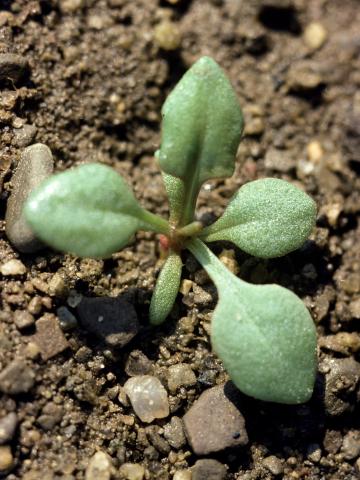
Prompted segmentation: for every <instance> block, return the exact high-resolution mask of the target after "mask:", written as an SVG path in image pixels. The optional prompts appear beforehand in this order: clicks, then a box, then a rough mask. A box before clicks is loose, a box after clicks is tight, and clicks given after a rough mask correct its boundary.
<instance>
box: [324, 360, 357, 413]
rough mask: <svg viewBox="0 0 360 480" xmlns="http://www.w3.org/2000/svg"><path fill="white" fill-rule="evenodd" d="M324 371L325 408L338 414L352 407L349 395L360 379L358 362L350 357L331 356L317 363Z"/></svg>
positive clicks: (327, 411) (328, 411)
mask: <svg viewBox="0 0 360 480" xmlns="http://www.w3.org/2000/svg"><path fill="white" fill-rule="evenodd" d="M319 370H320V372H325V374H326V376H325V398H324V403H325V410H326V413H327V414H328V415H331V416H338V415H341V414H343V413H344V412H346V411H348V410H349V409H351V408H352V400H351V396H352V393H353V392H354V390H355V389H356V387H357V385H358V383H359V379H360V363H358V362H356V361H355V360H354V359H353V358H352V357H350V358H331V359H326V360H324V361H323V362H322V363H321V364H320V365H319Z"/></svg>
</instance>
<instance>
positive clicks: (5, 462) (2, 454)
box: [0, 445, 14, 473]
mask: <svg viewBox="0 0 360 480" xmlns="http://www.w3.org/2000/svg"><path fill="white" fill-rule="evenodd" d="M13 466H14V457H13V455H12V453H11V448H10V447H9V446H8V445H3V446H2V447H0V473H1V472H6V471H8V470H10V469H11V468H12V467H13Z"/></svg>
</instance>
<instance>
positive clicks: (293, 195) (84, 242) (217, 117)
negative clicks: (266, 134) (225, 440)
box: [25, 57, 316, 404]
mask: <svg viewBox="0 0 360 480" xmlns="http://www.w3.org/2000/svg"><path fill="white" fill-rule="evenodd" d="M162 114H163V124H162V142H161V147H160V149H159V151H158V152H157V153H156V157H157V159H158V163H159V165H160V168H161V170H162V173H163V178H164V183H165V187H166V190H167V193H168V197H169V202H170V218H169V220H168V221H167V220H165V219H163V218H161V217H159V216H157V215H154V214H153V213H150V212H149V211H147V210H145V209H144V208H142V207H141V206H140V204H139V203H138V202H137V200H136V199H135V197H134V195H133V193H132V191H131V190H130V188H129V187H128V186H127V184H126V183H125V181H124V180H123V179H122V177H121V176H120V175H119V174H118V173H116V172H115V171H114V170H112V169H111V168H109V167H107V166H104V165H100V164H87V165H83V166H80V167H77V168H74V169H73V170H69V171H67V172H64V173H60V174H58V175H55V176H53V177H51V178H50V179H48V180H47V181H45V182H44V183H43V184H42V185H41V186H40V187H39V189H38V190H36V191H35V192H33V193H32V194H31V196H30V197H29V199H28V201H27V204H26V206H25V215H26V219H27V221H28V222H29V224H30V225H31V227H32V229H33V230H34V232H35V233H36V235H38V236H39V237H40V239H42V240H43V241H44V242H47V243H48V244H49V245H51V246H53V247H54V248H56V249H59V250H63V251H69V252H72V253H74V254H76V255H78V256H82V257H97V258H105V257H108V256H110V255H111V254H112V253H114V252H116V251H117V250H119V249H121V248H123V247H124V246H125V245H127V243H128V242H129V240H130V239H131V238H132V237H133V235H134V234H135V233H136V231H138V230H142V229H143V230H150V231H154V232H157V233H159V234H162V235H164V236H166V238H167V243H168V245H169V250H168V257H167V260H166V261H165V264H164V266H163V268H162V270H161V272H160V275H159V277H158V279H157V283H156V286H155V290H154V293H153V296H152V300H151V304H150V322H151V323H152V324H154V325H158V324H160V323H162V322H163V321H164V320H165V319H166V317H167V316H168V314H169V313H170V311H171V309H172V307H173V304H174V301H175V298H176V295H177V293H178V290H179V285H180V279H181V270H182V261H181V257H180V252H181V250H183V249H185V248H187V249H189V250H190V251H191V252H192V254H193V255H194V256H195V257H196V258H197V260H198V261H199V262H200V263H201V265H203V267H204V268H205V270H206V271H207V272H208V274H209V276H210V277H211V279H212V280H213V281H214V283H215V285H216V287H217V290H218V294H219V301H218V304H217V306H216V308H215V311H214V314H213V318H212V326H211V331H212V334H211V341H212V346H213V348H214V350H215V352H216V353H217V354H218V355H219V357H220V358H221V359H222V361H223V363H224V366H225V367H226V369H227V371H228V372H229V375H230V377H231V379H232V380H233V382H234V383H235V384H236V385H237V387H238V388H239V389H240V390H242V391H243V392H244V393H246V394H248V395H251V396H253V397H256V398H258V399H261V400H267V401H273V402H280V403H288V404H296V403H302V402H305V401H307V400H308V399H309V398H310V396H311V394H312V390H313V384H314V378H315V372H316V335H315V327H314V324H313V322H312V319H311V317H310V314H309V312H308V310H307V309H306V308H305V306H304V304H303V303H302V301H301V300H300V299H299V298H298V297H297V296H296V295H295V294H294V293H292V292H290V291H289V290H286V289H285V288H283V287H280V286H278V285H251V284H249V283H246V282H244V281H243V280H241V279H239V278H237V277H236V276H235V275H233V274H232V273H231V272H230V271H229V270H227V269H226V267H225V266H224V265H223V264H222V263H221V262H220V261H219V260H218V258H217V257H216V256H215V255H214V254H213V253H212V252H211V251H210V250H209V249H208V247H207V246H206V245H205V243H204V242H212V241H215V240H227V241H230V242H233V243H234V244H235V245H236V246H237V247H239V248H240V249H242V250H243V251H245V252H247V253H249V254H251V255H255V256H257V257H260V258H273V257H279V256H282V255H286V254H287V253H289V252H291V251H292V250H295V249H297V248H299V247H300V246H301V245H302V244H303V243H304V241H305V240H306V239H307V238H308V236H309V234H310V232H311V230H312V228H313V226H314V222H315V216H316V207H315V204H314V202H313V200H312V199H311V198H310V197H309V196H308V195H306V194H305V193H304V192H303V191H301V190H300V189H298V188H296V187H295V186H293V185H291V184H290V183H287V182H285V181H283V180H279V179H275V178H267V179H262V180H256V181H254V182H250V183H247V184H245V185H244V186H242V187H241V188H240V189H239V191H238V192H237V193H236V194H235V195H234V197H233V198H232V199H231V200H230V203H229V205H228V207H227V208H226V210H225V212H224V213H223V215H222V216H221V217H220V218H219V219H218V220H217V221H216V222H215V223H213V224H212V225H210V226H207V227H204V226H203V225H202V224H201V223H200V222H198V221H196V219H195V207H196V200H197V197H198V194H199V190H200V188H201V186H202V184H203V183H204V182H206V181H208V180H210V179H213V178H219V177H220V178H224V177H230V176H231V175H232V174H233V172H234V167H235V157H236V152H237V148H238V145H239V142H240V137H241V133H242V129H243V116H242V113H241V109H240V106H239V104H238V101H237V98H236V95H235V92H234V90H233V89H232V87H231V85H230V82H229V81H228V79H227V78H226V76H225V75H224V73H223V71H222V70H221V69H220V67H219V66H218V65H217V63H216V62H215V61H214V60H212V59H211V58H208V57H203V58H201V59H200V60H198V61H197V62H196V63H195V64H194V65H193V66H192V68H191V69H190V70H189V71H188V72H187V73H186V74H185V75H184V76H183V78H182V79H181V80H180V82H179V83H178V85H177V86H176V87H175V89H174V90H173V92H172V93H171V94H170V96H169V97H168V98H167V100H166V102H165V104H164V106H163V109H162Z"/></svg>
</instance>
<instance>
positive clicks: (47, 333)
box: [33, 313, 69, 360]
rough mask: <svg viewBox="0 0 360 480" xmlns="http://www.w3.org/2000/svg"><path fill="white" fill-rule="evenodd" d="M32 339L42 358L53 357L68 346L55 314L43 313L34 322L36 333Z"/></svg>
mask: <svg viewBox="0 0 360 480" xmlns="http://www.w3.org/2000/svg"><path fill="white" fill-rule="evenodd" d="M33 341H34V342H35V343H36V344H37V345H38V347H39V348H40V354H41V357H42V359H43V360H49V358H52V357H55V355H58V354H59V353H61V352H63V351H64V350H66V349H67V348H68V346H69V344H68V341H67V340H66V338H65V336H64V334H63V332H62V330H61V328H60V325H59V322H58V319H57V318H56V317H55V315H52V314H50V313H45V315H43V316H42V317H41V318H39V320H37V322H36V333H35V335H34V336H33Z"/></svg>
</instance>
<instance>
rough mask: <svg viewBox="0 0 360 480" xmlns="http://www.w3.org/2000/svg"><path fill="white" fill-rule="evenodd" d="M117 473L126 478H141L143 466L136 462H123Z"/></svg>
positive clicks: (141, 479) (134, 479) (136, 479)
mask: <svg viewBox="0 0 360 480" xmlns="http://www.w3.org/2000/svg"><path fill="white" fill-rule="evenodd" d="M119 473H120V475H122V478H124V479H126V480H143V478H144V475H145V468H144V467H143V466H142V465H139V464H138V463H124V464H123V465H121V467H120V470H119Z"/></svg>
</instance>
